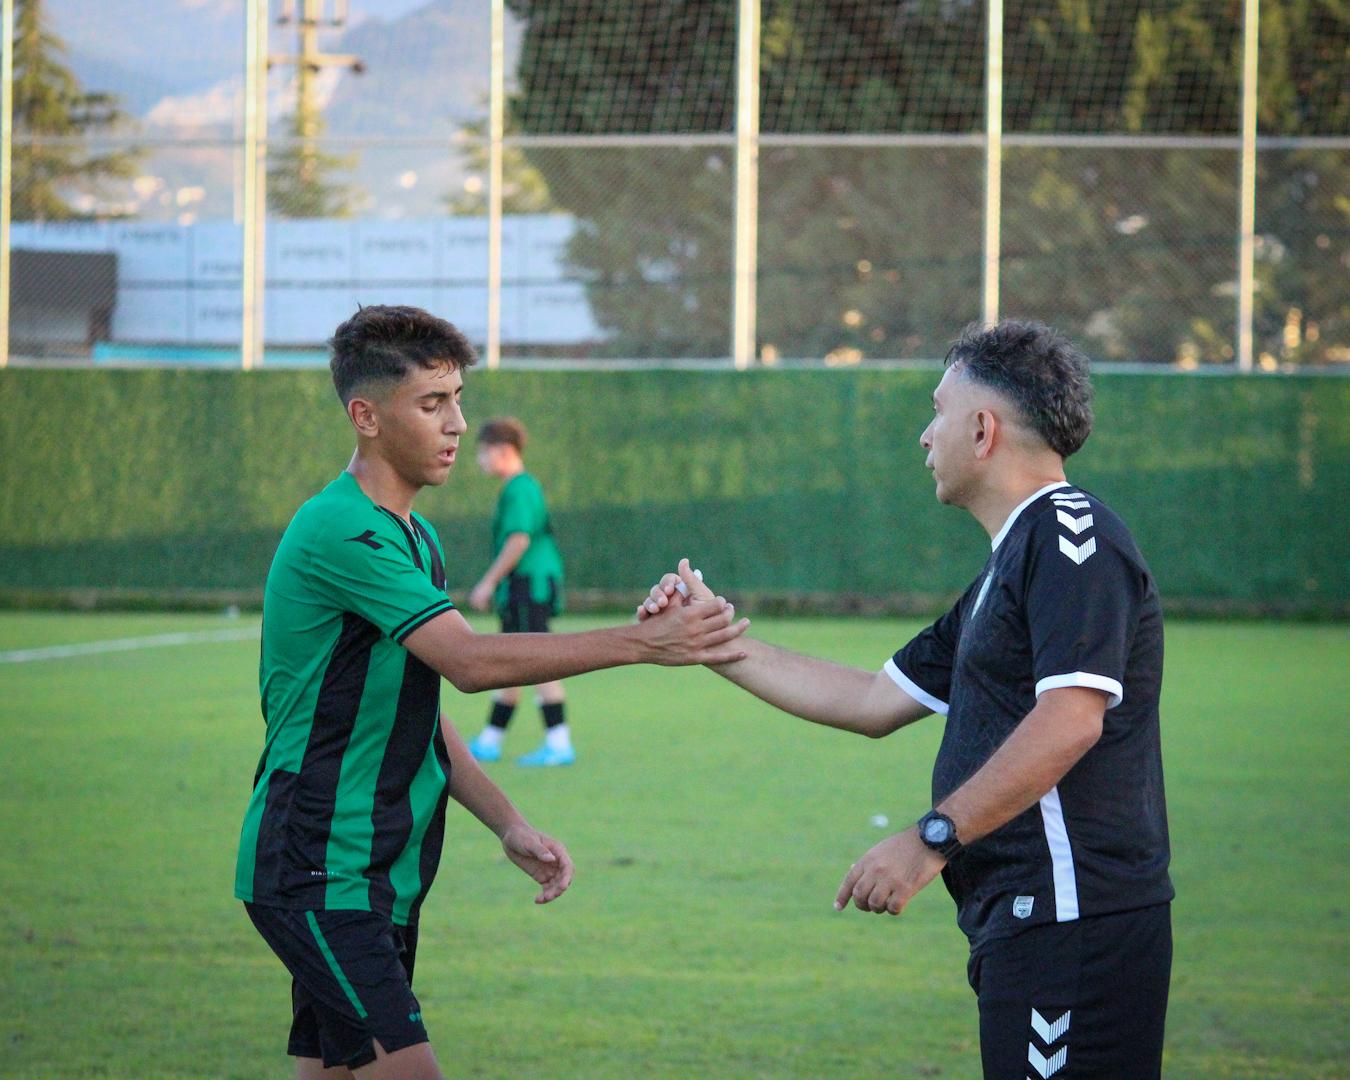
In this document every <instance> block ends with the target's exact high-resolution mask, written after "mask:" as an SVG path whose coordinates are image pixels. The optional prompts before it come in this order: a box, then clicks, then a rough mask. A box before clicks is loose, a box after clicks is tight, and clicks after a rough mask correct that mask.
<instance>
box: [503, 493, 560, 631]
mask: <svg viewBox="0 0 1350 1080" xmlns="http://www.w3.org/2000/svg"><path fill="white" fill-rule="evenodd" d="M513 533H524V534H525V535H526V536H528V537H529V538H530V546H529V547H528V548H527V549H526V550H525V554H524V555H522V556H521V557H520V562H518V563H516V565H515V568H514V569H513V570H512V571H511V573H510V574H508V575H507V576H506V577H504V578H502V580H501V581H500V582H498V583H497V592H496V595H495V597H494V600H495V604H496V608H497V611H498V613H499V614H505V612H506V608H507V605H508V604H509V603H510V599H511V582H512V579H515V580H517V581H519V580H520V579H522V578H523V579H524V580H525V581H526V582H527V583H528V585H529V593H530V599H531V600H532V601H534V603H536V604H551V605H552V607H553V614H555V615H557V614H558V613H559V612H561V611H562V591H563V563H562V553H561V552H560V551H559V550H558V543H557V541H556V540H554V539H553V525H552V523H551V522H550V521H549V516H548V504H547V503H545V502H544V489H543V488H542V487H540V486H539V481H538V480H536V479H535V478H534V477H533V476H531V475H530V474H529V473H527V472H522V473H517V474H516V475H515V476H513V477H511V479H510V480H508V481H507V482H506V483H505V484H503V485H502V493H501V495H499V496H498V497H497V512H496V513H495V514H494V515H493V518H492V557H493V558H494V559H495V558H496V557H497V556H498V555H500V554H501V550H502V548H503V547H504V546H505V545H506V538H507V537H508V536H510V535H512V534H513Z"/></svg>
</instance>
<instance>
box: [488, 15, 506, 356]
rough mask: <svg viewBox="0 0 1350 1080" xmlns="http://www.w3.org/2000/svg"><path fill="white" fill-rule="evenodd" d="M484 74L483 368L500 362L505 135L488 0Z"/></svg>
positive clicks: (502, 79)
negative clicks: (489, 38) (485, 250)
mask: <svg viewBox="0 0 1350 1080" xmlns="http://www.w3.org/2000/svg"><path fill="white" fill-rule="evenodd" d="M491 36H492V48H491V60H490V67H489V71H488V177H487V190H488V198H487V202H488V205H487V211H488V265H487V304H488V308H487V341H486V342H485V343H484V344H485V345H486V347H487V366H488V369H489V370H496V368H497V367H499V366H500V365H501V362H502V140H503V139H504V138H505V136H506V5H505V3H504V0H492V28H491Z"/></svg>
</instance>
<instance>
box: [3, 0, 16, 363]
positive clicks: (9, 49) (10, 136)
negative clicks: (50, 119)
mask: <svg viewBox="0 0 1350 1080" xmlns="http://www.w3.org/2000/svg"><path fill="white" fill-rule="evenodd" d="M0 22H3V23H4V34H5V40H4V42H3V44H4V57H3V59H2V60H0V84H3V85H0V129H3V130H0V367H5V366H6V365H8V364H9V284H10V282H9V208H10V205H11V203H12V201H13V197H14V173H13V169H12V166H13V157H12V153H11V151H12V149H13V146H14V0H4V3H3V5H2V6H0Z"/></svg>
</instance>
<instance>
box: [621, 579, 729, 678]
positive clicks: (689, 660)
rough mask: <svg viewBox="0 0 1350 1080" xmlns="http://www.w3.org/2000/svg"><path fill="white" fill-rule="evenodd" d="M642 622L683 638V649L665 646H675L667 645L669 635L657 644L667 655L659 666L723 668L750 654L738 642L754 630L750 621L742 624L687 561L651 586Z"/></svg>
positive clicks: (639, 611) (643, 605)
mask: <svg viewBox="0 0 1350 1080" xmlns="http://www.w3.org/2000/svg"><path fill="white" fill-rule="evenodd" d="M637 621H638V622H639V623H647V622H650V623H652V624H664V625H662V626H661V629H663V630H664V629H666V627H667V626H668V627H669V633H670V634H672V635H674V636H676V637H678V638H680V639H681V642H680V644H681V645H682V648H676V649H674V650H669V651H667V648H666V647H667V646H669V645H673V644H675V642H674V641H671V642H664V641H662V640H661V638H663V637H665V636H666V635H664V634H663V635H661V637H658V638H657V640H656V641H654V642H653V644H657V646H658V649H659V650H660V651H661V652H662V653H663V657H662V659H660V660H658V661H657V662H658V663H668V664H710V665H718V664H730V663H735V662H736V661H738V660H744V659H745V656H746V654H745V650H744V649H742V648H740V647H739V646H738V645H737V644H736V639H737V638H739V637H740V636H741V635H742V634H744V633H745V631H746V630H747V629H748V628H749V626H750V620H749V619H739V620H738V619H737V618H736V608H735V606H734V605H732V604H731V603H729V602H728V601H727V599H726V598H725V597H723V596H717V595H714V593H713V591H712V589H710V588H708V586H707V585H705V584H704V583H703V574H702V573H701V572H700V571H698V570H695V569H693V568H692V567H690V565H689V560H688V559H681V560H680V564H679V566H678V567H677V570H676V572H675V573H672V574H665V575H663V576H662V578H661V580H660V581H659V582H657V583H656V584H655V585H653V586H652V588H651V591H650V593H649V594H648V595H647V597H646V599H644V600H643V601H642V603H641V604H639V605H638V608H637ZM656 629H657V626H656V625H653V630H656Z"/></svg>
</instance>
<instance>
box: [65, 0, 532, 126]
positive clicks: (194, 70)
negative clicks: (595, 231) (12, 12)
mask: <svg viewBox="0 0 1350 1080" xmlns="http://www.w3.org/2000/svg"><path fill="white" fill-rule="evenodd" d="M330 3H331V0H330ZM297 4H298V0H297ZM271 6H272V10H273V14H274V17H275V12H276V11H277V9H278V7H279V5H278V3H277V2H276V0H274V2H273V3H272V5H271ZM350 7H351V21H350V22H351V24H350V26H349V28H348V29H347V30H346V31H345V32H343V33H341V34H338V33H333V32H329V33H326V34H323V35H322V36H321V38H320V41H321V43H322V46H323V48H324V50H325V51H328V52H339V53H355V54H356V55H357V56H359V57H360V58H361V60H362V62H363V63H364V64H365V68H366V72H365V74H364V75H360V76H357V75H353V74H350V73H346V72H344V73H343V74H342V75H341V77H340V78H339V79H338V82H337V85H336V88H335V89H334V91H333V93H332V96H331V98H330V99H329V102H328V107H327V109H326V110H325V121H326V123H327V127H328V130H329V132H331V133H333V134H341V135H404V136H406V135H419V134H425V135H427V136H429V137H433V138H436V137H443V136H445V135H448V134H452V133H453V132H455V131H457V130H458V129H459V128H460V127H461V126H462V125H463V124H464V123H465V122H466V121H468V120H471V119H473V118H475V117H479V116H481V115H482V114H483V113H484V112H485V111H486V99H487V92H488V55H489V23H488V6H487V5H486V4H484V3H481V2H477V0H429V2H428V0H364V2H362V0H354V2H353V3H351V5H350ZM48 12H49V16H50V18H51V21H52V26H53V29H54V30H55V31H56V33H57V34H58V36H60V37H61V38H62V39H63V40H64V41H65V42H66V45H67V47H68V50H69V62H70V64H71V67H72V68H73V69H74V70H75V73H76V75H77V76H78V77H79V78H80V80H81V82H82V83H83V84H84V86H85V87H86V89H89V90H101V91H107V92H110V93H113V94H116V95H118V97H120V98H121V100H122V104H123V107H124V108H126V109H127V111H128V112H130V113H132V114H133V115H136V116H144V115H146V114H147V113H148V112H150V111H151V110H152V109H154V107H155V106H156V105H157V104H159V103H160V102H162V101H164V99H166V98H172V99H175V100H179V99H181V100H183V101H184V102H187V101H190V100H191V99H194V98H199V97H204V96H207V95H210V94H211V93H212V92H213V91H215V90H216V89H217V88H218V87H219V86H220V85H222V84H230V85H237V84H239V83H240V80H241V76H242V73H243V65H244V4H243V0H141V2H139V3H138V4H137V5H135V8H134V14H132V13H130V11H129V9H128V8H127V7H126V5H123V4H99V3H90V2H88V0H50V3H49V6H48ZM518 41H519V31H518V29H517V28H516V27H515V25H514V24H513V23H511V22H508V50H507V55H508V57H512V56H514V55H515V54H516V49H515V45H516V44H517V43H518ZM271 48H272V50H273V52H274V53H279V52H286V53H293V52H294V51H295V50H296V42H295V33H294V30H293V29H288V28H285V27H279V26H276V25H273V27H272V31H271ZM282 70H283V71H284V70H285V69H282ZM279 77H280V76H279V75H278V73H274V74H273V80H274V81H276V80H277V79H278V78H279ZM163 112H164V110H160V111H159V112H158V113H157V114H156V116H157V118H161V117H162V116H163Z"/></svg>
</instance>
